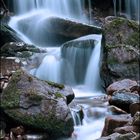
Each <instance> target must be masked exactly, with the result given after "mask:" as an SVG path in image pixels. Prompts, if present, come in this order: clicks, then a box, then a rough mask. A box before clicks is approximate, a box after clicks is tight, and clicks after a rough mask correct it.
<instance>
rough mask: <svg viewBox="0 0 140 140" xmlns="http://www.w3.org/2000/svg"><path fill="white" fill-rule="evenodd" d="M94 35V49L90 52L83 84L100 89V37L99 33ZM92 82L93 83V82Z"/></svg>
mask: <svg viewBox="0 0 140 140" xmlns="http://www.w3.org/2000/svg"><path fill="white" fill-rule="evenodd" d="M94 37H95V38H96V39H97V44H96V45H95V49H94V51H93V52H92V55H91V59H90V61H89V65H88V68H87V72H86V77H85V85H87V86H89V87H90V88H91V89H93V90H94V91H97V90H99V89H100V87H99V83H100V81H99V77H100V75H99V61H100V51H101V38H102V36H101V35H100V36H99V35H98V36H97V35H94ZM93 83H94V84H93Z"/></svg>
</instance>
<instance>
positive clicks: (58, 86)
mask: <svg viewBox="0 0 140 140" xmlns="http://www.w3.org/2000/svg"><path fill="white" fill-rule="evenodd" d="M47 83H48V84H49V85H51V86H53V87H56V88H59V89H63V88H64V85H63V84H58V83H54V82H52V81H47Z"/></svg>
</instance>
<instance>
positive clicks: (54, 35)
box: [19, 14, 102, 46]
mask: <svg viewBox="0 0 140 140" xmlns="http://www.w3.org/2000/svg"><path fill="white" fill-rule="evenodd" d="M40 17H41V16H40V15H39V14H37V15H34V16H32V17H30V18H25V19H23V20H20V21H19V26H20V27H21V28H20V30H21V31H23V32H24V33H25V34H28V36H30V39H31V40H32V41H33V42H35V43H40V44H39V45H42V46H45V45H46V44H57V45H58V44H62V43H64V42H66V41H68V40H72V39H74V38H78V37H81V36H84V35H88V34H100V33H101V32H102V29H101V28H99V27H96V26H90V25H87V24H83V23H79V22H75V21H72V20H69V19H64V18H59V17H46V18H44V19H43V20H42V19H41V20H40ZM33 20H40V26H41V28H40V27H38V28H39V30H38V34H42V36H45V37H42V38H38V37H34V36H33V34H35V32H36V30H32V33H30V35H29V33H28V30H29V29H31V28H32V27H33V25H34V22H33ZM26 31H27V32H26Z"/></svg>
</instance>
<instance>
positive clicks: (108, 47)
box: [106, 44, 117, 50]
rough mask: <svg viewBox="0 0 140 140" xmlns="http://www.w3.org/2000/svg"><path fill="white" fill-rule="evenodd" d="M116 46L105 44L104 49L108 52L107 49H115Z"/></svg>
mask: <svg viewBox="0 0 140 140" xmlns="http://www.w3.org/2000/svg"><path fill="white" fill-rule="evenodd" d="M116 47H117V46H115V45H110V44H106V48H107V49H108V50H109V49H113V48H116Z"/></svg>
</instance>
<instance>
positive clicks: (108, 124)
mask: <svg viewBox="0 0 140 140" xmlns="http://www.w3.org/2000/svg"><path fill="white" fill-rule="evenodd" d="M131 120H132V118H131V116H130V115H129V114H126V115H124V114H123V115H110V116H108V117H107V118H106V119H105V126H104V129H103V132H102V136H108V135H110V134H112V133H113V132H114V129H115V128H117V127H122V126H124V125H125V124H127V123H128V122H130V121H131Z"/></svg>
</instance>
